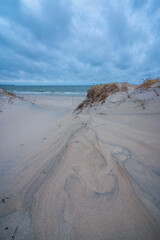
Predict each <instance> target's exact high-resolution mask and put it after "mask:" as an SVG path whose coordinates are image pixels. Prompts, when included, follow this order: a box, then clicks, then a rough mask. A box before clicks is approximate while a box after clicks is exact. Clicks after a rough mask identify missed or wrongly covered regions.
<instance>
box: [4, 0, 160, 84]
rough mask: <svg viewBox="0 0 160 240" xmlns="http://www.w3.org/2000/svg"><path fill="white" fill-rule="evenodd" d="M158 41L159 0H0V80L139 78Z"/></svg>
mask: <svg viewBox="0 0 160 240" xmlns="http://www.w3.org/2000/svg"><path fill="white" fill-rule="evenodd" d="M159 44H160V2H159V0H139V1H137V0H124V1H119V0H115V1H112V0H108V1H105V0H102V1H99V0H80V1H77V0H59V1H55V0H34V1H33V0H14V1H13V0H1V1H0V83H28V84H30V83H31V84H33V83H36V84H38V83H44V84H47V83H49V84H51V83H53V84H81V83H82V84H92V83H102V82H113V81H127V80H129V81H130V82H135V83H138V82H139V81H141V79H142V78H146V77H155V76H159V75H160V68H159V62H160V46H159Z"/></svg>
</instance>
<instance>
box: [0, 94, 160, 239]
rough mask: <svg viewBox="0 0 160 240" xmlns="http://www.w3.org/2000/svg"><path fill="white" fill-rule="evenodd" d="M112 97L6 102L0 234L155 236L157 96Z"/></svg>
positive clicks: (158, 204) (159, 200)
mask: <svg viewBox="0 0 160 240" xmlns="http://www.w3.org/2000/svg"><path fill="white" fill-rule="evenodd" d="M32 98H33V96H32V97H30V98H29V100H30V99H32ZM119 98H122V99H123V96H121V95H117V96H115V97H112V98H109V99H108V101H107V102H106V103H105V104H104V105H100V106H95V107H93V108H91V109H89V108H88V109H85V110H84V111H82V112H81V113H79V114H77V113H72V112H73V110H74V109H75V105H76V104H77V102H75V103H73V102H72V101H73V99H69V98H68V100H67V99H63V98H61V100H60V99H57V98H55V99H54V98H53V99H51V98H49V99H48V98H43V97H38V98H37V99H34V101H33V102H34V104H32V103H31V102H25V101H20V100H15V101H14V102H13V104H7V103H6V105H5V108H3V112H2V113H0V114H1V115H0V132H1V134H0V152H1V158H0V197H1V202H0V239H2V240H7V239H17V240H22V239H23V240H28V239H29V240H32V239H34V240H35V239H37V240H44V239H45V240H50V239H52V240H53V239H54V240H58V239H61V240H62V239H68V240H71V239H76V240H78V239H79V240H80V239H84V240H91V239H93V240H104V239H107V240H108V239H109V240H110V239H114V240H115V239H118V240H119V239H120V240H124V239H125V240H127V239H128V240H132V239H136V240H138V239H139V240H143V239H145V240H146V239H153V240H154V239H157V240H158V239H160V231H159V229H160V184H159V183H160V125H159V123H160V100H159V97H158V96H156V94H155V93H154V92H153V91H149V92H147V94H146V93H144V94H142V93H138V92H137V93H135V94H133V96H132V97H131V98H130V99H128V100H125V101H121V100H120V99H119ZM35 100H36V101H35ZM79 100H80V99H79ZM56 101H57V102H56ZM74 104H75V105H74Z"/></svg>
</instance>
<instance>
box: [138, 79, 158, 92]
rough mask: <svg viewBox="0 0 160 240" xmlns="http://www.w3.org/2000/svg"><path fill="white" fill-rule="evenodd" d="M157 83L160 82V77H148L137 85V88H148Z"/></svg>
mask: <svg viewBox="0 0 160 240" xmlns="http://www.w3.org/2000/svg"><path fill="white" fill-rule="evenodd" d="M155 83H160V78H159V77H158V78H156V79H147V80H145V81H144V82H143V83H142V84H140V85H139V86H137V87H136V89H145V90H148V89H149V88H151V87H152V86H153V85H154V84H155Z"/></svg>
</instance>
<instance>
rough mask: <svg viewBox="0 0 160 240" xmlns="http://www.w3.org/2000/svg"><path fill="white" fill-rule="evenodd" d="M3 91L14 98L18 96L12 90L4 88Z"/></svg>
mask: <svg viewBox="0 0 160 240" xmlns="http://www.w3.org/2000/svg"><path fill="white" fill-rule="evenodd" d="M3 92H4V93H5V94H6V95H8V96H11V97H13V98H16V97H17V96H16V95H15V94H14V93H11V92H7V91H6V90H4V89H3Z"/></svg>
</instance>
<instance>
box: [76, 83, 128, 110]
mask: <svg viewBox="0 0 160 240" xmlns="http://www.w3.org/2000/svg"><path fill="white" fill-rule="evenodd" d="M120 91H122V92H127V93H128V86H127V83H121V84H118V83H110V84H101V85H96V86H94V87H91V88H90V89H89V90H88V92H87V97H86V99H85V100H84V101H83V102H82V103H81V104H79V106H78V107H77V108H76V110H82V109H83V108H84V107H87V106H92V104H93V103H104V102H105V100H106V99H107V98H108V97H109V95H112V94H115V93H117V92H120Z"/></svg>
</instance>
